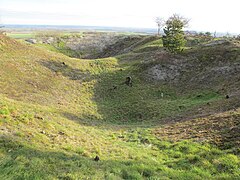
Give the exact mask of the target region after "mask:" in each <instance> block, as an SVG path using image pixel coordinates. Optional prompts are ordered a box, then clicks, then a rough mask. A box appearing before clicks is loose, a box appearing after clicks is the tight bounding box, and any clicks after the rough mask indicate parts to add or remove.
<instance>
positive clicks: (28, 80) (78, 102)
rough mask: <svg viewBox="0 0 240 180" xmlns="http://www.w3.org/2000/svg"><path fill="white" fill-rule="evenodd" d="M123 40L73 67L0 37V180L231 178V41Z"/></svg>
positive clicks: (234, 116) (235, 89)
mask: <svg viewBox="0 0 240 180" xmlns="http://www.w3.org/2000/svg"><path fill="white" fill-rule="evenodd" d="M128 41H129V42H128ZM128 41H126V39H125V38H123V42H116V44H113V45H112V47H111V46H110V47H107V48H106V49H105V50H104V51H103V53H102V55H101V56H102V57H106V58H101V57H100V58H99V59H92V60H90V59H84V60H81V59H74V58H70V57H68V56H66V55H64V54H61V53H58V52H53V51H50V50H49V47H48V48H46V47H38V46H34V45H29V44H26V43H24V42H19V41H16V40H13V39H11V38H8V37H5V36H3V35H0V54H1V56H0V66H1V71H0V120H1V121H0V132H1V136H0V144H1V145H0V178H1V179H205V178H210V179H213V178H215V179H234V178H236V179H238V178H240V171H239V168H240V166H239V162H240V158H239V145H240V143H239V142H240V141H239V136H238V134H239V129H240V124H239V121H240V108H239V107H240V100H239V98H238V97H239V93H240V88H239V87H240V86H239V85H240V83H239V82H240V81H239V79H240V76H239V71H240V68H239V66H240V59H239V52H240V51H239V42H237V41H232V42H226V43H225V44H218V45H210V46H208V45H207V44H206V45H204V46H203V45H202V46H195V47H192V48H189V49H187V50H186V51H185V52H184V53H183V54H181V55H171V54H169V53H167V52H166V51H165V50H164V49H163V48H162V45H161V40H160V39H158V38H156V37H154V38H152V37H144V38H143V39H142V38H140V39H139V40H136V39H134V41H133V42H132V41H131V40H128ZM119 46H120V47H122V48H120V49H119V50H118V49H116V48H117V47H119ZM114 47H116V48H114ZM113 49H114V50H115V52H114V53H113V54H112V52H113V51H112V50H113ZM112 55H114V57H108V56H112ZM127 76H131V77H132V80H133V86H132V87H129V86H127V85H126V84H125V83H124V82H125V79H126V77H127ZM226 96H228V97H229V98H226ZM96 155H98V156H99V157H100V161H98V162H96V161H94V158H95V156H96Z"/></svg>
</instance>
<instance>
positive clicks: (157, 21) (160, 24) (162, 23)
mask: <svg viewBox="0 0 240 180" xmlns="http://www.w3.org/2000/svg"><path fill="white" fill-rule="evenodd" d="M155 22H156V23H157V26H158V35H160V30H161V29H162V28H163V26H164V25H165V20H164V19H163V18H161V17H157V18H156V19H155Z"/></svg>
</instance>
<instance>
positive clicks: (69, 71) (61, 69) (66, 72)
mask: <svg viewBox="0 0 240 180" xmlns="http://www.w3.org/2000/svg"><path fill="white" fill-rule="evenodd" d="M40 64H41V65H42V66H44V67H46V68H48V69H50V70H51V71H53V72H55V73H61V74H62V75H63V76H65V77H67V78H69V79H70V80H82V79H84V78H85V77H89V75H88V74H87V73H84V72H83V71H81V70H80V69H74V68H72V67H70V66H68V65H67V64H66V63H65V62H58V61H47V60H46V61H40Z"/></svg>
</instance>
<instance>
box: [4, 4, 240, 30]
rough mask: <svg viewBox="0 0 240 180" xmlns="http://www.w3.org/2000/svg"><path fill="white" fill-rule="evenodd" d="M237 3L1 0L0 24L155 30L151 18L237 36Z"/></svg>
mask: <svg viewBox="0 0 240 180" xmlns="http://www.w3.org/2000/svg"><path fill="white" fill-rule="evenodd" d="M239 9H240V0H195V1H194V0H0V23H3V24H33V25H40V24H43V25H87V26H115V27H143V28H154V27H156V24H155V22H154V18H155V17H157V16H160V17H163V18H167V17H169V16H170V15H172V14H173V13H178V14H180V15H182V16H185V17H187V18H190V19H191V21H190V26H189V28H188V29H191V30H198V31H211V32H213V31H215V30H216V31H217V32H230V33H240V23H239V22H240V10H239Z"/></svg>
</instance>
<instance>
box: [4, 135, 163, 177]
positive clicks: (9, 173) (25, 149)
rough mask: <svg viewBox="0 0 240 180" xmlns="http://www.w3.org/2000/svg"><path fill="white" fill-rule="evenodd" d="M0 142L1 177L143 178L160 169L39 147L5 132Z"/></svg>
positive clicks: (136, 163)
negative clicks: (98, 159) (6, 134)
mask: <svg viewBox="0 0 240 180" xmlns="http://www.w3.org/2000/svg"><path fill="white" fill-rule="evenodd" d="M0 145H1V146H0V150H1V159H0V178H1V179H55V178H56V179H65V180H66V179H67V180H71V179H89V178H93V179H111V178H113V179H116V178H117V179H119V178H121V179H122V178H123V179H129V178H130V179H132V178H133V179H142V178H147V177H151V176H155V175H156V174H157V173H161V167H158V168H156V167H157V166H153V165H152V164H151V163H149V162H147V164H145V163H144V162H142V161H140V160H139V161H136V160H102V159H100V161H98V162H96V161H94V157H91V158H90V157H84V156H82V155H79V154H76V153H73V152H64V151H55V150H53V151H50V150H45V149H43V148H41V149H40V148H37V147H35V146H31V145H29V144H24V143H22V142H21V140H20V141H18V140H16V137H9V136H4V137H3V136H2V137H0ZM47 149H49V148H47ZM94 156H95V155H94ZM100 158H101V157H100Z"/></svg>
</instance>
